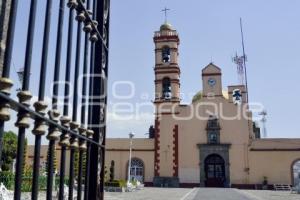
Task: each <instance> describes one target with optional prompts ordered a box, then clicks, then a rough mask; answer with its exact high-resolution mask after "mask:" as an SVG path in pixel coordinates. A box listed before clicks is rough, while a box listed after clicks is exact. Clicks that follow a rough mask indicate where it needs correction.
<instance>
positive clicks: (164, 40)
mask: <svg viewBox="0 0 300 200" xmlns="http://www.w3.org/2000/svg"><path fill="white" fill-rule="evenodd" d="M153 40H154V44H155V67H154V73H155V99H154V105H155V110H156V111H155V138H154V139H155V152H154V176H155V177H154V179H153V185H154V186H155V187H162V186H163V187H178V186H179V175H178V174H179V161H178V132H179V131H178V130H179V128H178V124H176V120H174V115H176V114H177V112H176V109H174V108H176V107H177V105H179V104H180V80H179V78H180V68H179V65H178V46H179V37H178V33H177V31H176V30H174V29H173V28H172V26H171V25H170V24H169V23H167V22H165V23H164V24H163V25H161V27H160V30H159V31H156V32H155V34H154V38H153Z"/></svg>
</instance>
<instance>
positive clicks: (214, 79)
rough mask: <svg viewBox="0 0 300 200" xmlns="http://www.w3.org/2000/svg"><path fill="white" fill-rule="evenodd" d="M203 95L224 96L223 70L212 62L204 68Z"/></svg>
mask: <svg viewBox="0 0 300 200" xmlns="http://www.w3.org/2000/svg"><path fill="white" fill-rule="evenodd" d="M202 81H203V97H204V98H205V97H208V98H209V97H212V98H214V97H223V94H222V71H221V69H220V68H219V67H217V66H216V65H214V64H213V63H210V64H209V65H207V66H206V67H205V68H204V69H203V70H202Z"/></svg>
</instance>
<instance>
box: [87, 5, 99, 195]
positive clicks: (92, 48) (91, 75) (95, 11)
mask: <svg viewBox="0 0 300 200" xmlns="http://www.w3.org/2000/svg"><path fill="white" fill-rule="evenodd" d="M97 2H98V1H97V0H93V16H92V18H93V20H96V13H97ZM90 49H91V53H90V70H89V71H90V72H89V75H90V76H89V99H88V131H87V135H88V137H89V138H92V137H93V131H92V130H91V129H92V98H93V96H92V95H93V75H94V56H95V43H94V42H92V43H91V47H90ZM90 167H91V143H89V142H88V143H87V156H86V173H85V177H86V178H85V186H84V190H85V193H84V200H88V199H89V196H90V195H89V191H90V189H89V185H90Z"/></svg>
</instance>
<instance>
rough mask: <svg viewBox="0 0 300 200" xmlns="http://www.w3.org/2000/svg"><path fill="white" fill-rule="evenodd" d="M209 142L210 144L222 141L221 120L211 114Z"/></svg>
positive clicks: (208, 133) (208, 122)
mask: <svg viewBox="0 0 300 200" xmlns="http://www.w3.org/2000/svg"><path fill="white" fill-rule="evenodd" d="M206 130H207V143H208V144H219V143H220V124H219V120H218V119H217V118H216V117H214V116H210V119H209V120H208V121H207V126H206Z"/></svg>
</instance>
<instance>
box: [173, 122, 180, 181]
mask: <svg viewBox="0 0 300 200" xmlns="http://www.w3.org/2000/svg"><path fill="white" fill-rule="evenodd" d="M173 145H174V147H173V176H174V177H179V174H178V169H179V159H178V154H179V153H178V124H176V125H175V126H174V129H173Z"/></svg>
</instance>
